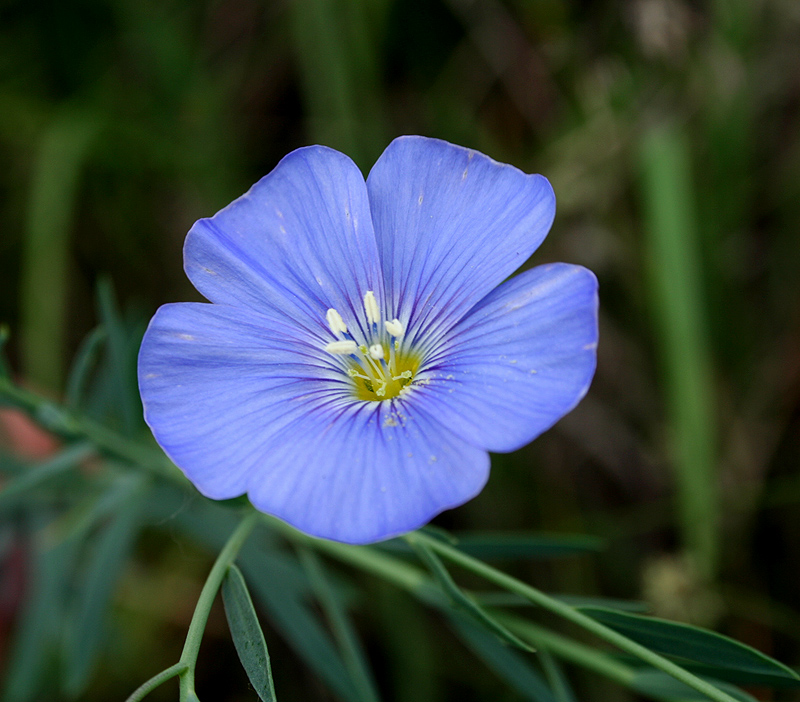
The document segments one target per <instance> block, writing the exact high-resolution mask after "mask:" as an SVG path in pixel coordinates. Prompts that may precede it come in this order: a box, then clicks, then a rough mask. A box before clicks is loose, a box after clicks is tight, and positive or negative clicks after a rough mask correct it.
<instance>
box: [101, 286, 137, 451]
mask: <svg viewBox="0 0 800 702" xmlns="http://www.w3.org/2000/svg"><path fill="white" fill-rule="evenodd" d="M97 300H98V307H99V313H100V320H101V323H102V326H103V329H104V330H105V331H106V333H107V334H108V341H107V352H108V353H107V359H106V366H105V367H104V368H103V370H104V372H105V373H104V380H105V383H106V385H107V387H106V390H107V391H108V392H110V393H111V397H110V398H108V399H109V400H110V403H109V407H110V408H112V409H113V410H114V411H116V412H119V414H120V421H121V423H122V427H123V429H124V433H125V434H126V435H128V436H131V435H133V434H135V432H136V431H137V430H138V429H139V427H140V425H141V423H142V403H141V399H140V397H139V384H138V381H137V378H136V357H137V354H138V352H139V344H140V342H141V335H142V333H143V332H144V330H143V329H141V330H140V329H139V324H138V323H135V322H133V321H131V320H128V319H125V318H123V316H122V315H121V314H120V310H119V306H118V304H117V299H116V296H115V295H114V289H113V287H112V285H111V282H110V281H109V280H107V279H101V280H100V282H99V283H98V285H97Z"/></svg>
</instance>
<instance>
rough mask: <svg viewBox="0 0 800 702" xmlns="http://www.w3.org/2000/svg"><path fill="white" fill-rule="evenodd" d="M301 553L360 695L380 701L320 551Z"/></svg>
mask: <svg viewBox="0 0 800 702" xmlns="http://www.w3.org/2000/svg"><path fill="white" fill-rule="evenodd" d="M298 554H299V556H300V562H301V563H302V565H303V568H304V569H305V571H306V574H307V575H308V579H309V581H310V582H311V587H312V588H314V592H315V593H316V595H317V599H318V600H319V602H320V604H321V605H322V608H323V610H324V611H325V613H326V615H327V617H328V621H329V622H330V625H331V629H332V630H333V634H334V636H335V637H336V640H337V641H338V643H339V648H340V650H341V651H342V658H343V659H344V663H345V665H346V666H347V669H348V671H349V673H350V676H351V678H352V679H353V686H354V687H355V689H356V690H357V692H358V695H359V698H360V699H361V700H363V702H376V701H377V700H378V692H377V689H376V687H375V681H374V679H373V677H372V673H371V672H370V667H369V664H368V662H367V657H366V656H365V655H364V650H363V648H362V646H361V643H360V642H359V640H358V635H357V634H356V631H355V628H354V627H353V626H352V624H351V623H350V619H349V617H348V616H347V610H346V608H345V606H344V604H343V603H342V602H341V601H340V598H339V597H337V595H336V593H335V592H334V590H333V588H332V587H331V586H330V583H329V582H328V578H327V577H326V575H325V571H324V569H323V566H322V563H321V561H320V559H319V557H318V556H317V554H315V553H314V552H313V551H310V550H309V549H305V548H299V549H298Z"/></svg>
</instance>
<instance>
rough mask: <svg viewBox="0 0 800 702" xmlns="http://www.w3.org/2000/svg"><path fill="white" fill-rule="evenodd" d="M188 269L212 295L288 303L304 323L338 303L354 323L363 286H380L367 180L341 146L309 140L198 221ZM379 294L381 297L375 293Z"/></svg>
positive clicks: (248, 303) (236, 301)
mask: <svg viewBox="0 0 800 702" xmlns="http://www.w3.org/2000/svg"><path fill="white" fill-rule="evenodd" d="M184 266H185V269H186V274H187V275H188V276H189V278H190V280H191V281H192V283H193V284H194V286H195V287H196V288H197V289H198V290H199V291H200V292H201V293H202V294H203V295H204V296H205V297H206V298H207V299H209V300H211V301H212V302H217V303H223V304H230V305H235V306H245V307H249V308H251V309H253V310H256V311H260V310H262V309H263V308H264V307H271V308H273V309H278V310H283V311H284V312H285V314H286V315H287V316H288V317H290V318H294V319H298V320H299V321H300V323H304V322H305V320H307V319H309V318H312V319H317V318H322V319H323V320H324V317H325V312H326V311H327V310H328V308H331V307H333V308H335V309H336V310H338V312H339V313H340V314H341V315H342V317H343V318H344V321H345V323H346V324H347V325H348V326H350V325H354V324H356V323H357V322H356V317H355V311H356V310H358V311H359V316H361V317H363V314H362V313H361V307H362V304H363V297H364V294H365V293H366V292H367V291H368V290H373V291H374V292H375V295H376V296H381V295H382V292H381V291H382V287H383V283H382V281H383V278H382V274H381V270H380V263H379V258H378V251H377V245H376V242H375V234H374V231H373V228H372V219H371V217H370V210H369V203H368V200H367V190H366V185H365V183H364V178H363V176H362V175H361V172H360V171H359V170H358V167H357V166H356V165H355V164H354V163H353V162H352V161H351V160H350V159H349V158H348V157H347V156H345V155H344V154H341V153H339V152H338V151H334V150H333V149H328V148H326V147H323V146H310V147H307V148H303V149H298V150H296V151H293V152H292V153H290V154H288V155H287V156H286V157H285V158H284V159H283V160H281V162H280V163H279V164H278V165H277V166H276V167H275V169H274V170H273V171H272V172H271V173H270V174H269V175H267V176H265V177H264V178H262V179H261V180H260V181H258V183H256V184H255V185H254V186H253V187H252V188H251V189H250V191H249V192H247V193H246V194H245V195H243V196H242V197H240V198H238V199H237V200H235V201H234V202H232V203H231V204H230V205H228V206H227V207H226V208H224V209H223V210H220V211H219V212H217V214H215V215H214V216H213V217H211V218H209V219H201V220H199V221H198V222H196V223H195V225H194V226H193V227H192V229H191V231H190V232H189V235H188V236H187V238H186V244H185V247H184ZM379 303H380V299H379Z"/></svg>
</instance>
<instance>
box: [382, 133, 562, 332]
mask: <svg viewBox="0 0 800 702" xmlns="http://www.w3.org/2000/svg"><path fill="white" fill-rule="evenodd" d="M367 189H368V191H369V199H370V206H371V208H372V219H373V223H374V226H375V235H376V237H377V239H378V248H379V251H380V256H381V261H382V264H383V269H384V277H385V285H386V295H387V300H388V301H389V302H390V310H391V311H390V314H391V315H392V316H396V317H398V318H399V319H400V321H401V322H403V324H404V325H405V326H406V328H407V329H409V335H410V339H411V340H413V339H414V338H420V337H425V336H427V337H428V338H429V339H430V338H431V337H436V336H438V334H440V333H441V332H442V331H443V330H445V329H446V328H448V327H449V326H451V325H452V324H453V323H455V322H456V321H458V320H459V319H461V317H463V315H464V314H465V313H466V312H467V311H468V310H469V309H470V308H472V306H473V305H475V304H476V303H477V302H478V301H480V300H481V299H482V298H483V297H484V296H485V295H486V294H487V293H489V291H490V290H492V288H494V287H495V286H496V285H498V284H499V283H500V282H501V281H502V280H504V279H505V278H506V277H508V276H509V275H510V274H511V273H513V272H514V271H515V270H516V269H517V268H518V267H519V266H520V265H522V264H523V263H524V262H525V260H526V259H527V258H528V257H529V256H530V255H531V253H533V251H534V250H535V249H536V248H537V247H538V246H539V244H540V243H541V242H542V240H543V239H544V237H545V236H546V234H547V231H548V230H549V228H550V225H551V224H552V221H553V217H554V214H555V196H554V195H553V190H552V188H551V187H550V183H548V182H547V179H545V178H544V177H542V176H539V175H526V174H525V173H523V172H522V171H520V170H518V169H516V168H514V167H513V166H509V165H505V164H500V163H497V162H496V161H493V160H492V159H490V158H488V157H487V156H484V155H483V154H480V153H478V152H476V151H471V150H469V149H465V148H462V147H460V146H454V145H452V144H449V143H447V142H445V141H440V140H438V139H427V138H425V137H414V136H409V137H401V138H399V139H395V140H394V141H393V142H392V143H391V144H390V145H389V146H388V148H387V149H386V151H384V153H383V155H382V156H381V157H380V158H379V159H378V161H377V163H376V164H375V166H374V167H373V168H372V171H371V172H370V174H369V177H368V178H367Z"/></svg>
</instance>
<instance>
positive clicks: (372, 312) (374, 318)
mask: <svg viewBox="0 0 800 702" xmlns="http://www.w3.org/2000/svg"><path fill="white" fill-rule="evenodd" d="M364 310H365V311H366V313H367V322H369V324H370V325H372V324H378V323H379V322H380V321H381V311H380V310H379V309H378V301H377V300H376V299H375V294H374V293H373V292H372V290H367V293H366V294H365V295H364Z"/></svg>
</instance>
